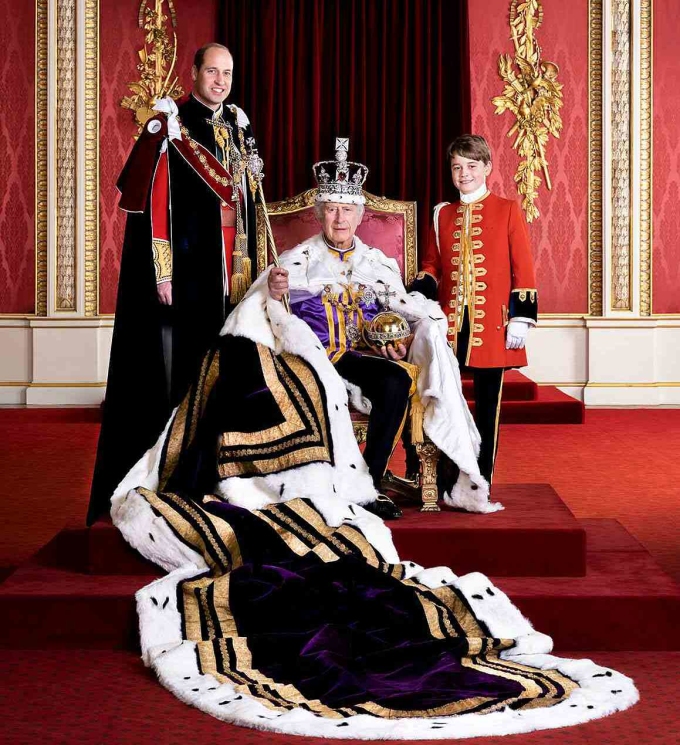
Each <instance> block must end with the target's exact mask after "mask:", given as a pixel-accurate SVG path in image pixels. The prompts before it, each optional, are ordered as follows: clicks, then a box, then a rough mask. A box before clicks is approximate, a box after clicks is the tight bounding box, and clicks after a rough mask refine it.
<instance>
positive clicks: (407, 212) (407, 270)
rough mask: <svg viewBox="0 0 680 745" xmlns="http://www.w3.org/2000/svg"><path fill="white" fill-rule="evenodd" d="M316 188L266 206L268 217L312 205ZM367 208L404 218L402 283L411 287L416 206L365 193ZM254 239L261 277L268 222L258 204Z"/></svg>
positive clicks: (415, 259)
mask: <svg viewBox="0 0 680 745" xmlns="http://www.w3.org/2000/svg"><path fill="white" fill-rule="evenodd" d="M315 197H316V189H308V190H307V191H304V192H302V194H298V195H297V196H294V197H291V198H290V199H284V200H283V201H281V202H272V203H270V204H268V205H267V212H268V213H269V215H270V216H271V215H290V214H293V213H295V212H301V211H302V210H305V209H308V208H310V207H313V206H314V198H315ZM364 197H365V198H366V205H365V206H366V208H367V209H369V210H375V211H376V212H387V213H389V214H392V215H402V216H403V217H404V223H405V224H404V232H405V242H404V283H405V284H406V285H409V284H411V282H413V280H414V279H415V278H416V274H417V271H418V251H417V247H416V203H415V202H401V201H398V200H396V199H387V197H376V196H375V195H374V194H369V193H368V192H367V191H364ZM255 221H256V240H257V273H258V274H261V273H262V272H263V271H264V270H265V269H266V268H267V263H268V262H267V259H268V257H267V223H266V220H265V216H264V211H263V208H262V205H261V204H258V205H257V207H256V218H255Z"/></svg>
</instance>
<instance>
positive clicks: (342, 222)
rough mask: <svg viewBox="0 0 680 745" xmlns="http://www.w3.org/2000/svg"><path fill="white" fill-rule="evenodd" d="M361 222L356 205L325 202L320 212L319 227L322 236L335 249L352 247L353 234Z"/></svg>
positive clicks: (359, 211) (359, 212)
mask: <svg viewBox="0 0 680 745" xmlns="http://www.w3.org/2000/svg"><path fill="white" fill-rule="evenodd" d="M360 222H361V210H360V209H359V206H358V205H356V204H341V203H339V202H326V203H325V204H324V205H323V210H322V212H321V227H322V228H323V232H324V235H325V236H326V238H328V240H329V241H330V242H331V243H332V244H333V245H334V246H336V247H337V248H340V249H343V250H344V249H346V248H349V247H350V246H351V245H352V241H353V240H354V234H355V233H356V230H357V228H358V227H359V223H360Z"/></svg>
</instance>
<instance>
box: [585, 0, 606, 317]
mask: <svg viewBox="0 0 680 745" xmlns="http://www.w3.org/2000/svg"><path fill="white" fill-rule="evenodd" d="M588 12H589V24H588V183H589V189H588V313H589V315H593V316H601V315H602V166H603V159H602V137H603V135H602V86H603V79H602V73H603V68H602V55H603V47H602V34H603V30H602V0H590V3H589V8H588Z"/></svg>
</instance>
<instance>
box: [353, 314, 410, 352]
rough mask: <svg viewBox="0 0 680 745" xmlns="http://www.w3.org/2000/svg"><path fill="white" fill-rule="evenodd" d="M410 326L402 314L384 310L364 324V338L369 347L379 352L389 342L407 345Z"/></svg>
mask: <svg viewBox="0 0 680 745" xmlns="http://www.w3.org/2000/svg"><path fill="white" fill-rule="evenodd" d="M411 337H412V333H411V327H410V326H409V323H408V321H407V320H406V319H405V318H404V316H402V315H399V313H395V312H394V311H391V310H384V311H382V312H381V313H378V314H377V315H376V316H374V317H373V318H372V319H371V320H370V321H369V322H368V323H366V324H365V325H364V339H365V341H366V344H368V346H369V347H371V349H373V350H375V351H376V352H379V351H380V350H381V349H382V348H383V347H385V346H387V345H388V344H391V345H392V346H393V347H395V348H396V347H397V346H398V345H399V344H403V345H404V346H406V347H408V345H409V343H410V341H411Z"/></svg>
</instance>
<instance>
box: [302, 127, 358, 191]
mask: <svg viewBox="0 0 680 745" xmlns="http://www.w3.org/2000/svg"><path fill="white" fill-rule="evenodd" d="M348 151H349V138H348V137H337V138H336V140H335V160H322V161H320V162H319V163H315V164H314V165H313V166H312V170H313V171H314V178H315V179H316V183H317V185H318V192H317V195H316V201H317V202H342V203H344V204H364V202H365V201H366V200H365V199H364V194H363V189H362V187H363V185H364V181H366V177H367V176H368V168H366V166H365V165H362V164H361V163H353V162H352V161H349V160H347V153H348Z"/></svg>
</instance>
